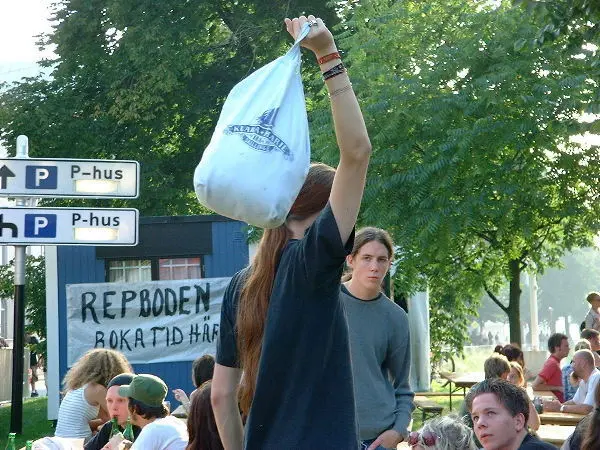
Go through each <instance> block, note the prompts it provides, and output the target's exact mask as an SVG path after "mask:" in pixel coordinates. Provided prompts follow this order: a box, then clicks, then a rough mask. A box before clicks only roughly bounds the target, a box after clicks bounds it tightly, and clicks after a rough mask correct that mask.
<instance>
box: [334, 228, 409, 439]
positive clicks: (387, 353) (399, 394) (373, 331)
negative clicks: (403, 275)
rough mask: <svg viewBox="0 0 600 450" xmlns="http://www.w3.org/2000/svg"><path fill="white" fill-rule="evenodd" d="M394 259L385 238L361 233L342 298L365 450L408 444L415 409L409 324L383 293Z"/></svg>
mask: <svg viewBox="0 0 600 450" xmlns="http://www.w3.org/2000/svg"><path fill="white" fill-rule="evenodd" d="M392 256H393V244H392V240H391V238H390V236H389V235H388V233H387V232H385V231H384V230H381V229H378V228H372V227H368V228H364V229H362V230H360V231H359V232H358V233H357V234H356V238H355V241H354V248H353V249H352V253H351V254H350V255H349V256H348V257H347V259H346V262H347V264H348V266H349V267H350V268H351V270H352V274H351V276H352V278H351V279H350V280H349V281H347V282H345V283H344V284H342V287H341V293H340V296H341V299H342V301H343V304H344V308H345V310H346V317H347V320H348V329H349V338H350V353H351V356H352V372H353V376H354V392H355V399H356V412H357V419H358V427H359V435H360V440H361V442H362V444H363V445H362V448H363V449H369V450H381V449H390V448H393V449H395V448H396V446H397V445H398V443H400V442H402V441H403V440H406V439H407V437H408V425H409V423H410V420H411V416H412V411H413V409H414V404H413V398H414V393H413V392H412V391H411V389H410V386H409V382H408V378H409V371H410V336H409V329H408V318H407V315H406V313H405V312H404V310H403V309H402V308H400V307H399V306H398V305H396V304H395V303H394V302H392V301H391V300H390V299H389V298H387V297H386V296H385V295H384V294H383V293H382V292H381V283H382V281H383V279H384V277H385V275H386V273H387V271H388V270H389V268H390V265H391V261H392Z"/></svg>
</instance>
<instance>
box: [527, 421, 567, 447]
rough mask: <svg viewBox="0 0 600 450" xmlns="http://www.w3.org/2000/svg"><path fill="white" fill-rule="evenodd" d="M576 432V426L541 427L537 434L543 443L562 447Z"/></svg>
mask: <svg viewBox="0 0 600 450" xmlns="http://www.w3.org/2000/svg"><path fill="white" fill-rule="evenodd" d="M574 431H575V426H574V425H570V426H564V425H563V426H561V425H541V426H540V428H539V429H538V430H537V432H536V433H537V435H538V437H539V438H540V439H541V440H542V441H544V442H547V443H548V444H552V445H556V446H557V447H560V446H561V445H563V444H564V442H565V441H566V440H567V438H568V437H569V436H571V435H572V434H573V432H574Z"/></svg>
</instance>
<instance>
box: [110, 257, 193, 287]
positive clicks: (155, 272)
mask: <svg viewBox="0 0 600 450" xmlns="http://www.w3.org/2000/svg"><path fill="white" fill-rule="evenodd" d="M203 275H204V273H203V270H202V257H201V256H197V257H195V258H151V259H109V260H107V261H106V280H107V281H108V282H118V283H136V282H140V281H152V280H190V279H196V278H202V277H203Z"/></svg>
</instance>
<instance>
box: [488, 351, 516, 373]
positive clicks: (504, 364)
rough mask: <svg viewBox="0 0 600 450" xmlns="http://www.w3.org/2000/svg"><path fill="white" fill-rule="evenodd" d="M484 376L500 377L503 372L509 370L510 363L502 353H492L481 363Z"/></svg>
mask: <svg viewBox="0 0 600 450" xmlns="http://www.w3.org/2000/svg"><path fill="white" fill-rule="evenodd" d="M483 371H484V372H485V378H486V379H489V378H501V377H502V375H504V374H505V373H509V372H510V364H509V363H508V359H506V356H504V355H498V354H495V353H494V354H492V356H490V357H489V358H488V359H486V360H485V362H484V363H483Z"/></svg>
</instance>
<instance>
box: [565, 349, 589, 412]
mask: <svg viewBox="0 0 600 450" xmlns="http://www.w3.org/2000/svg"><path fill="white" fill-rule="evenodd" d="M583 349H587V350H590V349H591V347H590V343H589V342H588V341H586V340H585V339H582V340H580V341H579V342H577V344H575V351H578V350H583ZM561 372H562V383H563V388H564V390H565V401H569V400H571V399H572V398H573V397H574V396H575V392H577V387H578V386H579V381H580V380H579V378H578V377H577V376H576V375H575V376H573V360H572V359H571V362H570V363H569V364H565V366H563V368H562V369H561ZM574 379H575V380H576V382H575V381H574Z"/></svg>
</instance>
